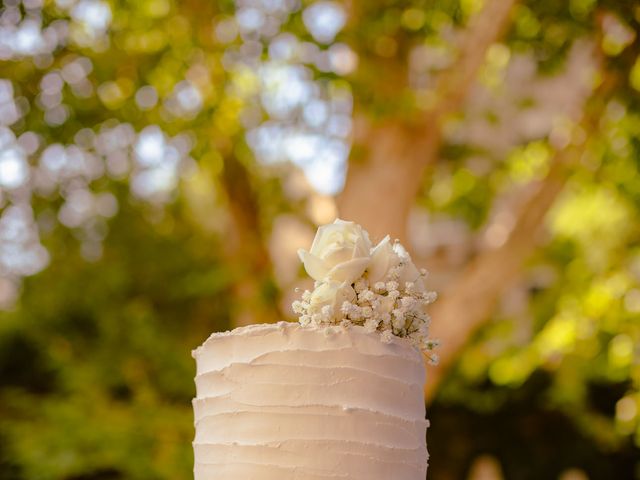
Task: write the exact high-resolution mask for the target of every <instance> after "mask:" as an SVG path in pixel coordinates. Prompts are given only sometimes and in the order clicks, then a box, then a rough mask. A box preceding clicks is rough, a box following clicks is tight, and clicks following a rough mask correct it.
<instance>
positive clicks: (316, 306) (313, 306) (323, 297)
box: [309, 282, 356, 320]
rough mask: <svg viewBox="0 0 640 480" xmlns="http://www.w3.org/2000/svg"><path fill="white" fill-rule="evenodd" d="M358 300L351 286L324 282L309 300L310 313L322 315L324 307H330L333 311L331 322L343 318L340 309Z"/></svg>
mask: <svg viewBox="0 0 640 480" xmlns="http://www.w3.org/2000/svg"><path fill="white" fill-rule="evenodd" d="M355 299H356V292H355V290H354V289H353V288H352V287H351V285H349V284H347V283H345V282H343V283H338V282H324V283H321V284H320V285H318V286H317V287H316V289H315V290H314V291H313V292H312V293H311V298H310V299H309V311H310V312H311V313H312V314H313V313H321V312H322V309H323V307H326V306H330V307H331V311H332V317H331V320H339V319H340V318H342V314H341V312H340V308H341V307H342V304H343V303H344V302H345V301H346V302H353V301H354V300H355Z"/></svg>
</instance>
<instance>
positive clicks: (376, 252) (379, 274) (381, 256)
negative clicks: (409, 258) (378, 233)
mask: <svg viewBox="0 0 640 480" xmlns="http://www.w3.org/2000/svg"><path fill="white" fill-rule="evenodd" d="M390 241H391V238H390V237H389V235H387V236H386V237H384V238H383V239H382V240H380V243H378V245H376V246H375V247H374V249H373V251H372V252H371V262H370V263H369V266H368V268H367V270H368V271H369V282H371V284H374V283H376V282H378V281H380V280H382V279H383V278H384V276H385V275H386V274H387V272H388V271H389V268H391V267H392V266H393V265H394V264H395V263H396V262H397V261H398V260H399V259H398V256H397V254H396V253H395V252H394V251H393V248H392V247H391V244H390Z"/></svg>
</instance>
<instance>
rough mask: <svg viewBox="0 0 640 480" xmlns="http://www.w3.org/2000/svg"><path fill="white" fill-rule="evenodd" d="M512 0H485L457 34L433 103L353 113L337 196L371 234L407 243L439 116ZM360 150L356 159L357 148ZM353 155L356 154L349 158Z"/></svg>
mask: <svg viewBox="0 0 640 480" xmlns="http://www.w3.org/2000/svg"><path fill="white" fill-rule="evenodd" d="M514 3H515V0H488V3H487V5H486V6H485V7H484V9H483V10H482V11H481V12H480V13H479V14H478V15H477V16H476V17H474V18H472V20H471V21H470V23H469V26H468V30H467V32H466V33H465V34H464V35H463V37H462V39H463V40H462V42H461V45H460V49H459V55H458V60H457V61H456V62H455V63H454V64H453V66H452V67H451V68H449V69H448V70H446V71H444V72H442V74H441V77H440V78H439V79H438V81H437V82H436V85H437V92H438V95H437V98H438V99H439V100H438V102H437V104H436V105H435V106H434V108H433V109H431V110H429V111H428V112H424V113H421V114H420V115H419V116H418V117H414V118H412V119H409V120H408V121H407V120H406V119H401V118H392V119H389V120H387V121H383V122H379V123H377V124H376V125H372V124H371V123H370V119H369V118H367V117H366V116H364V118H363V114H361V113H359V112H357V113H356V127H357V128H356V130H357V131H356V132H355V134H354V137H355V145H354V150H353V151H354V152H357V153H356V154H354V155H352V158H351V161H350V164H349V169H348V171H347V180H346V184H345V187H344V189H343V191H342V192H341V194H340V195H339V196H338V198H337V203H338V211H339V212H340V215H341V216H342V217H344V218H347V219H350V220H354V221H356V222H358V223H360V224H361V225H363V226H364V227H365V228H366V229H367V230H369V232H370V233H371V234H372V236H373V237H374V238H382V237H383V236H384V235H385V234H387V233H389V234H390V235H392V236H393V237H397V238H400V239H401V240H404V241H405V243H406V225H407V219H408V217H409V212H410V211H411V207H412V206H413V204H414V202H415V198H416V196H417V194H418V192H419V189H420V187H421V185H422V181H423V175H424V171H425V168H426V167H427V166H428V165H430V164H432V163H435V161H436V160H437V157H438V151H439V149H440V146H441V143H442V120H443V117H444V116H446V115H447V114H449V113H451V112H453V111H456V110H457V109H459V108H460V106H461V104H462V102H463V101H464V98H465V97H466V95H467V93H468V90H469V88H470V86H471V85H472V83H473V80H474V79H475V77H476V75H477V73H478V70H479V69H480V67H481V65H482V63H483V62H484V58H485V55H486V52H487V49H488V48H489V46H490V45H491V44H492V43H494V42H495V41H496V40H497V39H498V38H499V37H500V35H501V34H502V33H503V32H504V30H505V29H506V26H507V24H508V21H509V17H510V15H509V14H510V11H511V7H512V6H513V4H514ZM360 153H363V154H364V155H363V158H362V159H358V158H357V156H356V155H357V154H360ZM354 157H355V158H354Z"/></svg>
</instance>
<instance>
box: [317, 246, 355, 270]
mask: <svg viewBox="0 0 640 480" xmlns="http://www.w3.org/2000/svg"><path fill="white" fill-rule="evenodd" d="M352 258H353V252H352V250H351V248H349V247H348V246H345V245H337V244H333V245H331V246H330V247H329V248H328V249H327V250H325V251H324V252H323V255H322V260H323V261H324V262H325V264H326V265H338V264H340V263H344V262H348V261H349V260H351V259H352Z"/></svg>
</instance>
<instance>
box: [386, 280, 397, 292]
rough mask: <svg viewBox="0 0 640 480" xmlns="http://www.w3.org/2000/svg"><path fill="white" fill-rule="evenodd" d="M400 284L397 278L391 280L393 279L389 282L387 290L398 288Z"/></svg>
mask: <svg viewBox="0 0 640 480" xmlns="http://www.w3.org/2000/svg"><path fill="white" fill-rule="evenodd" d="M399 286H400V285H399V284H398V282H396V281H395V280H391V281H389V282H387V290H389V291H392V290H398V287H399Z"/></svg>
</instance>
